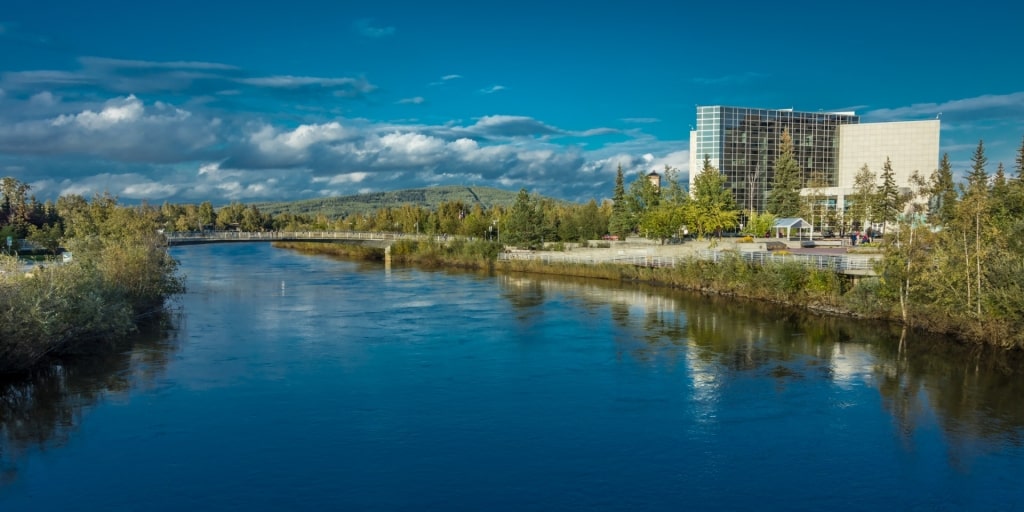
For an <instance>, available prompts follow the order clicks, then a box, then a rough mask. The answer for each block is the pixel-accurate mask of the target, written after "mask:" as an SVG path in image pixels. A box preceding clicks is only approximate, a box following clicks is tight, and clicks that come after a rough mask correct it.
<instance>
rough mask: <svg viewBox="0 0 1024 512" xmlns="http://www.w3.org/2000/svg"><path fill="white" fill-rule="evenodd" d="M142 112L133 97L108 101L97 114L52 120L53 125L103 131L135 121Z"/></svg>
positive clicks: (82, 113)
mask: <svg viewBox="0 0 1024 512" xmlns="http://www.w3.org/2000/svg"><path fill="white" fill-rule="evenodd" d="M142 112H143V107H142V102H141V101H139V99H138V98H136V97H135V96H128V97H127V98H117V99H113V100H110V101H108V102H107V104H106V106H104V107H103V110H101V111H99V112H93V111H92V110H86V111H85V112H81V113H79V114H73V115H61V116H59V117H57V119H54V120H53V125H54V126H63V125H66V124H70V123H75V124H78V125H80V126H83V127H85V128H88V129H90V130H103V129H105V128H109V127H111V126H113V125H115V124H118V123H125V122H132V121H136V120H138V119H139V118H141V117H142Z"/></svg>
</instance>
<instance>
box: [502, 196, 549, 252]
mask: <svg viewBox="0 0 1024 512" xmlns="http://www.w3.org/2000/svg"><path fill="white" fill-rule="evenodd" d="M542 221H543V219H542V216H541V214H540V211H539V210H538V209H537V201H536V200H535V199H534V198H532V197H530V194H528V193H527V192H526V189H525V188H524V189H519V195H517V196H516V202H515V204H513V205H512V209H511V210H509V212H508V216H507V217H506V218H505V222H504V223H503V226H502V229H501V241H502V242H503V243H505V244H507V245H512V246H515V247H525V248H535V247H537V246H539V245H540V241H541V222H542Z"/></svg>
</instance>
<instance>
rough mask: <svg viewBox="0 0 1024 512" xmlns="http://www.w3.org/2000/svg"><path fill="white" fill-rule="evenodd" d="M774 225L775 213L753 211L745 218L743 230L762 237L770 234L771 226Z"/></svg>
mask: <svg viewBox="0 0 1024 512" xmlns="http://www.w3.org/2000/svg"><path fill="white" fill-rule="evenodd" d="M774 225H775V215H772V214H771V213H768V212H764V213H755V214H753V215H751V216H750V219H748V220H747V225H746V227H744V229H743V232H744V233H746V234H748V235H750V236H754V237H762V236H765V235H766V234H767V235H770V234H771V231H772V226H774Z"/></svg>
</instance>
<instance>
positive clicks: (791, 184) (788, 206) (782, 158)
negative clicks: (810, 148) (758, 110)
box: [767, 131, 803, 217]
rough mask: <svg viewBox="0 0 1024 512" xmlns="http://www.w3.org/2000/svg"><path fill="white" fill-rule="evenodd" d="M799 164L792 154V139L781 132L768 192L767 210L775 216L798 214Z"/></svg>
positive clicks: (787, 134) (785, 132)
mask: <svg viewBox="0 0 1024 512" xmlns="http://www.w3.org/2000/svg"><path fill="white" fill-rule="evenodd" d="M802 184H803V183H802V180H801V176H800V165H799V164H798V163H797V161H796V158H795V157H794V156H793V139H792V137H790V135H789V132H787V131H783V132H782V140H781V143H780V144H779V156H778V158H776V159H775V168H774V177H773V178H772V188H771V190H770V191H769V192H768V204H767V211H768V212H769V213H772V214H775V216H776V217H796V216H797V215H799V214H800V187H801V185H802Z"/></svg>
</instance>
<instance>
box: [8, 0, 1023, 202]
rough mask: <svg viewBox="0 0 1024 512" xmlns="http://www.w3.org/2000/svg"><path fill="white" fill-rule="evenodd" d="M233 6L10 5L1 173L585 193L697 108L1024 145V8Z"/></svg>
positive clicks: (278, 192) (220, 190)
mask: <svg viewBox="0 0 1024 512" xmlns="http://www.w3.org/2000/svg"><path fill="white" fill-rule="evenodd" d="M221 4H225V5H223V6H222V5H221ZM227 4H233V3H230V2H211V1H203V2H199V1H194V0H180V1H177V2H171V3H152V2H139V1H137V0H134V1H131V2H127V1H107V0H96V1H93V2H80V1H77V0H76V1H61V0H55V1H51V2H43V3H40V2H9V3H8V4H7V5H5V7H4V8H3V9H2V10H0V176H14V177H15V178H18V179H19V180H22V181H25V182H27V183H29V184H30V185H31V187H32V191H33V192H34V193H35V194H36V196H37V197H39V198H40V199H41V200H42V199H50V198H55V197H57V196H58V195H61V194H65V193H79V194H84V195H86V196H91V195H92V194H93V193H95V192H102V191H109V192H111V193H113V194H115V195H117V196H118V197H120V198H121V199H122V200H123V201H125V202H135V201H142V200H147V201H150V202H163V201H172V202H200V201H204V200H211V201H213V202H214V204H217V205H219V204H225V203H227V202H229V201H233V200H238V201H243V202H244V201H256V200H292V199H300V198H310V197H317V196H326V195H345V194H353V193H359V192H369V191H380V190H394V189H401V188H411V187H423V186H431V185H442V184H462V185H477V186H493V187H499V188H505V189H509V190H518V189H519V188H526V189H527V190H529V191H531V192H538V193H541V194H544V195H549V196H555V197H561V198H565V199H572V200H587V199H590V198H597V199H601V198H604V197H608V196H609V195H610V194H611V188H612V183H613V181H614V176H615V169H616V166H618V165H620V164H621V165H622V166H623V168H624V169H626V170H627V171H629V172H631V173H633V172H639V171H642V170H650V169H661V168H663V167H664V165H666V164H667V165H670V166H673V167H676V168H678V169H680V170H681V171H684V172H685V171H688V159H689V157H688V151H689V130H690V127H691V125H693V124H694V122H695V117H696V112H695V106H696V105H698V104H700V105H733V106H748V107H762V108H795V109H797V110H807V111H818V110H826V111H829V110H843V111H849V110H853V111H856V112H857V113H858V114H861V115H862V120H863V121H865V122H869V121H888V120H915V119H934V118H936V116H941V119H942V151H943V152H948V153H949V154H950V157H951V158H952V160H953V161H954V162H955V164H956V168H957V171H958V172H962V170H963V169H964V168H966V167H967V165H969V158H970V155H971V153H972V152H973V150H974V148H975V147H976V145H977V143H978V140H979V139H984V141H985V145H986V148H987V150H988V152H987V154H988V157H989V161H990V171H992V172H994V171H995V166H996V164H997V163H998V162H1000V161H1002V162H1003V163H1004V164H1005V165H1006V167H1007V168H1008V169H1011V168H1012V167H1013V159H1014V153H1015V151H1016V150H1017V148H1019V147H1020V144H1021V139H1022V136H1024V71H1022V67H1021V65H1020V58H1021V57H1020V55H1021V54H1022V50H1024V38H1022V37H1021V36H1020V28H1019V25H1020V20H1021V19H1024V16H1022V15H1024V6H1022V5H1024V4H1018V3H1016V2H999V3H996V2H992V1H990V0H980V1H976V2H971V3H969V4H965V3H963V2H958V3H956V4H953V3H945V2H944V1H943V0H939V2H932V3H929V4H928V5H929V7H928V8H927V9H921V8H920V6H919V7H914V8H910V7H908V8H903V7H900V4H899V2H895V3H893V2H891V1H889V2H881V1H878V0H865V1H862V2H856V3H849V2H847V3H843V4H842V5H843V6H842V7H841V8H840V7H837V4H832V3H828V2H820V1H815V2H809V1H804V0H795V1H791V2H756V3H754V2H750V5H747V3H745V2H742V1H741V2H702V3H699V4H694V5H689V4H690V3H689V2H674V1H673V2H670V1H654V0H634V1H631V2H587V3H582V2H581V3H575V2H557V1H554V0H548V1H534V0H520V1H516V2H497V3H495V2H463V1H458V2H455V1H433V2H424V1H400V0H377V1H375V2H351V1H344V0H336V1H321V2H314V1H307V0H292V1H290V2H280V1H276V2H266V1H261V0H251V1H249V2H247V3H245V7H244V8H237V7H234V6H230V5H227ZM908 10H909V11H916V12H913V13H912V14H907V13H906V11H908Z"/></svg>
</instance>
